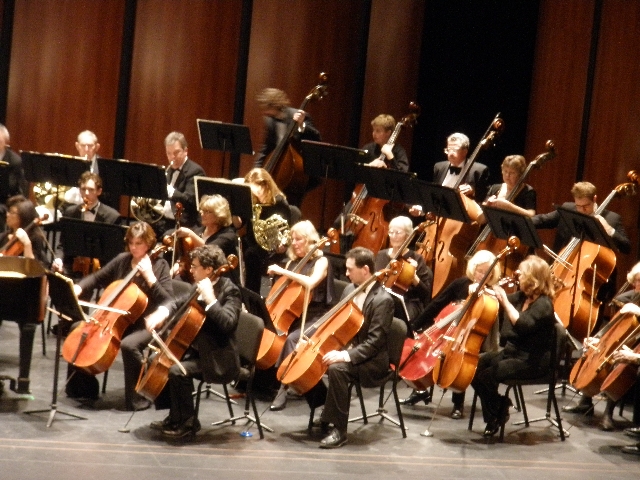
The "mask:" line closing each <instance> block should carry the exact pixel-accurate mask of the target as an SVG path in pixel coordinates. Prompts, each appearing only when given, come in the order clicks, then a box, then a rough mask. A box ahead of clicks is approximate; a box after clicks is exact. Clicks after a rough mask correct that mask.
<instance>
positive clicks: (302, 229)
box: [287, 220, 322, 260]
mask: <svg viewBox="0 0 640 480" xmlns="http://www.w3.org/2000/svg"><path fill="white" fill-rule="evenodd" d="M294 233H295V234H297V235H300V236H301V237H303V238H304V239H305V240H306V248H305V251H306V253H309V251H310V250H311V249H312V248H313V247H314V246H315V245H316V244H317V243H318V242H319V241H320V235H318V231H317V230H316V227H314V226H313V223H311V222H310V221H309V220H302V221H300V222H298V223H296V224H295V225H293V226H292V227H291V236H292V237H293V234H294ZM287 255H288V257H289V258H290V259H291V260H296V259H297V258H298V257H297V256H296V254H295V253H294V251H293V244H291V245H289V248H288V249H287ZM313 256H314V257H321V256H322V249H320V248H318V249H317V250H316V251H315V252H314V253H313Z"/></svg>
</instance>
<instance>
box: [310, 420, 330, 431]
mask: <svg viewBox="0 0 640 480" xmlns="http://www.w3.org/2000/svg"><path fill="white" fill-rule="evenodd" d="M329 425H330V424H329V422H323V421H322V420H320V419H319V418H316V419H315V420H314V421H313V423H312V424H311V428H319V429H320V432H321V433H324V434H325V435H326V434H327V433H329V428H330V426H329Z"/></svg>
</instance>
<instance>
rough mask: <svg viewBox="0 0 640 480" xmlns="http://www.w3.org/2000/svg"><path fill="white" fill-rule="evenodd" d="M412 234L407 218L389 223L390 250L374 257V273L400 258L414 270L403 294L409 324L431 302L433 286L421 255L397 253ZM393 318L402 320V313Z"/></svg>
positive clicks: (430, 272)
mask: <svg viewBox="0 0 640 480" xmlns="http://www.w3.org/2000/svg"><path fill="white" fill-rule="evenodd" d="M412 232H413V223H412V222H411V219H410V218H409V217H405V216H399V217H395V218H393V219H392V220H391V221H390V222H389V245H390V248H386V249H384V250H380V251H379V252H378V253H377V255H376V265H375V268H376V271H379V270H382V269H383V268H385V267H386V266H387V265H389V263H390V262H391V259H394V258H401V259H402V260H403V261H406V262H409V264H411V265H412V266H413V268H414V269H415V272H414V274H413V278H412V279H411V283H410V285H409V286H408V289H407V291H406V292H405V293H404V295H403V297H404V305H405V307H406V309H407V313H408V314H409V318H408V319H407V320H408V321H409V322H411V321H413V320H415V319H416V317H417V316H418V315H419V314H420V313H421V312H422V311H423V310H424V309H425V307H426V305H427V304H428V303H429V301H430V300H431V285H432V284H433V272H432V271H431V269H430V268H429V267H428V266H427V264H426V263H425V261H424V258H423V257H422V255H418V254H417V253H416V252H414V251H413V250H410V249H408V248H405V250H404V252H399V249H400V247H401V246H402V245H403V244H404V243H405V241H406V240H407V238H408V237H409V235H411V233H412ZM395 316H396V317H398V318H404V317H405V316H406V314H405V313H404V312H396V313H395Z"/></svg>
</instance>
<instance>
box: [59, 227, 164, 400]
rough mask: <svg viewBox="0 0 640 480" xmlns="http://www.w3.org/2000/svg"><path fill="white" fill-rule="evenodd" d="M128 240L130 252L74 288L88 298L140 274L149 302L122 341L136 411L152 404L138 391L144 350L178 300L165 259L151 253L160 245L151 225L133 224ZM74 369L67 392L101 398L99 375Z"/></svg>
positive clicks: (126, 381)
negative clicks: (96, 290) (98, 382)
mask: <svg viewBox="0 0 640 480" xmlns="http://www.w3.org/2000/svg"><path fill="white" fill-rule="evenodd" d="M124 241H125V244H126V250H127V251H126V252H124V253H121V254H119V255H118V256H117V257H115V258H114V259H113V260H111V261H110V262H109V263H107V264H106V265H104V266H103V267H102V268H101V269H100V270H98V271H97V272H94V273H92V274H90V275H88V276H87V277H84V278H83V279H82V280H80V282H79V283H77V284H76V285H74V288H75V290H76V294H77V295H78V297H80V298H83V299H88V298H90V297H91V295H92V294H93V291H94V289H96V288H98V289H101V288H106V287H107V286H108V285H110V284H111V283H112V282H114V281H116V280H121V279H123V278H124V277H126V276H127V275H128V274H129V273H130V272H131V271H132V270H133V269H136V270H137V271H138V273H139V274H138V275H136V276H135V277H134V278H133V280H132V282H133V283H135V284H136V285H137V286H138V288H140V290H142V292H143V293H145V294H146V296H147V298H148V304H147V307H146V309H145V310H144V312H143V313H142V315H140V318H139V319H138V320H137V321H136V322H135V323H133V324H132V325H131V326H129V327H128V328H127V329H126V331H125V332H124V335H123V336H124V338H123V339H122V342H121V344H120V346H121V349H122V361H123V363H124V393H125V409H126V410H128V411H134V410H144V409H146V408H149V406H150V405H151V402H149V401H148V400H147V399H145V398H143V397H142V396H139V395H137V394H136V392H135V387H136V382H137V380H138V376H139V373H140V368H141V367H142V359H143V354H142V352H143V350H144V348H146V346H147V345H148V344H149V342H150V341H151V338H152V337H151V333H150V331H151V330H152V329H155V328H156V327H158V326H159V325H161V324H162V322H164V321H165V320H166V319H167V318H168V316H169V314H170V313H171V311H172V309H173V308H174V302H173V299H172V297H173V287H172V285H171V276H170V275H169V265H168V264H167V262H166V260H164V259H161V258H155V259H153V260H152V259H151V258H150V256H149V251H150V250H151V249H152V248H153V246H154V245H155V244H156V235H155V232H154V231H153V229H152V228H151V226H150V225H149V224H148V223H145V222H136V223H134V224H132V225H131V226H130V227H129V229H128V230H127V232H126V234H125V237H124ZM74 370H75V374H74V377H76V378H77V380H74V379H71V381H69V382H68V383H67V388H66V392H67V395H68V396H70V397H76V398H77V397H89V398H91V397H93V398H94V399H95V398H97V395H98V388H97V380H96V379H95V377H92V376H89V375H88V374H86V373H81V372H80V370H77V369H75V367H72V366H71V365H70V373H71V371H74ZM89 379H91V380H89Z"/></svg>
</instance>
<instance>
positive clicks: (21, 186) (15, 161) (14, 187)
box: [0, 148, 29, 204]
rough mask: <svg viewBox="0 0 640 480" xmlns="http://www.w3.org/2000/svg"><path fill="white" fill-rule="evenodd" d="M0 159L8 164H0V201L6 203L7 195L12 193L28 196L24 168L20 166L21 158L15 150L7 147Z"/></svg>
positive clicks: (27, 184) (9, 195)
mask: <svg viewBox="0 0 640 480" xmlns="http://www.w3.org/2000/svg"><path fill="white" fill-rule="evenodd" d="M1 160H3V161H5V162H7V163H8V164H9V165H3V166H0V175H2V176H3V177H5V176H6V177H5V178H3V179H2V180H3V181H1V182H0V202H1V203H3V204H4V203H6V202H7V199H8V198H9V197H12V196H14V195H24V196H25V197H29V183H28V182H27V180H26V178H25V177H24V170H23V168H22V158H20V155H18V154H17V153H16V152H14V151H13V150H11V149H10V148H7V149H6V150H5V153H4V158H2V159H1Z"/></svg>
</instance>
